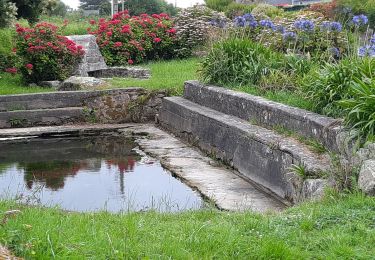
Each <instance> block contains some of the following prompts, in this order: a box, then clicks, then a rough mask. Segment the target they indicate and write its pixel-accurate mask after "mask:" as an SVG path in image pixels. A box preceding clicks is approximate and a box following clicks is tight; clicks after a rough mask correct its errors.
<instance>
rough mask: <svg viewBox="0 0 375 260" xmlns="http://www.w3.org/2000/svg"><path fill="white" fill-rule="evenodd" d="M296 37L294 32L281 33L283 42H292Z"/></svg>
mask: <svg viewBox="0 0 375 260" xmlns="http://www.w3.org/2000/svg"><path fill="white" fill-rule="evenodd" d="M296 39H297V34H296V33H295V32H285V33H283V41H284V42H293V41H295V40H296Z"/></svg>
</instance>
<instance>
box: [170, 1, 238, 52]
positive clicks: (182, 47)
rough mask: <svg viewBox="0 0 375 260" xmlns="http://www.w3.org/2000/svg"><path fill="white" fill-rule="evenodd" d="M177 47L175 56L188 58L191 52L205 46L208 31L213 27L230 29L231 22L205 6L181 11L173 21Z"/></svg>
mask: <svg viewBox="0 0 375 260" xmlns="http://www.w3.org/2000/svg"><path fill="white" fill-rule="evenodd" d="M174 22H175V28H176V31H177V32H176V36H177V41H178V47H177V48H176V55H177V56H179V57H188V56H190V55H191V54H192V51H193V50H194V49H195V48H197V47H201V46H203V45H205V44H206V42H207V40H208V38H209V33H208V32H210V30H211V29H212V28H213V26H215V27H219V28H223V27H230V26H231V21H230V20H229V19H227V18H226V17H225V16H224V15H223V14H221V13H218V12H216V11H213V10H211V9H210V8H207V7H205V6H195V7H191V8H186V9H184V10H182V11H181V12H180V13H179V14H178V15H177V17H176V18H175V19H174Z"/></svg>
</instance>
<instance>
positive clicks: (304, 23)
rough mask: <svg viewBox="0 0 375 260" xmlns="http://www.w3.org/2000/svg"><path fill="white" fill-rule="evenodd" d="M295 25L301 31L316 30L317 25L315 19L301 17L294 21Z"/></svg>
mask: <svg viewBox="0 0 375 260" xmlns="http://www.w3.org/2000/svg"><path fill="white" fill-rule="evenodd" d="M294 27H296V28H297V29H298V30H301V31H305V32H311V31H313V30H314V27H315V25H314V22H313V21H310V20H305V19H301V20H297V21H295V22H294Z"/></svg>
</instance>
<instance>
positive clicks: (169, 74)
mask: <svg viewBox="0 0 375 260" xmlns="http://www.w3.org/2000/svg"><path fill="white" fill-rule="evenodd" d="M142 67H147V68H150V70H151V78H150V79H147V80H138V79H120V78H116V79H113V81H112V84H113V86H114V87H118V88H124V87H144V88H147V89H151V90H159V89H168V90H170V91H171V92H172V93H173V94H177V95H180V94H182V91H183V86H184V82H185V81H187V80H194V79H197V74H196V72H197V70H198V67H199V60H198V59H196V58H191V59H185V60H171V61H158V62H150V63H149V64H146V65H142Z"/></svg>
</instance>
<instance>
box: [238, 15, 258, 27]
mask: <svg viewBox="0 0 375 260" xmlns="http://www.w3.org/2000/svg"><path fill="white" fill-rule="evenodd" d="M234 25H235V26H237V27H250V28H253V29H254V28H256V27H257V26H258V22H257V20H256V19H255V17H254V16H253V15H252V14H244V15H243V16H237V17H235V18H234Z"/></svg>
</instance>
